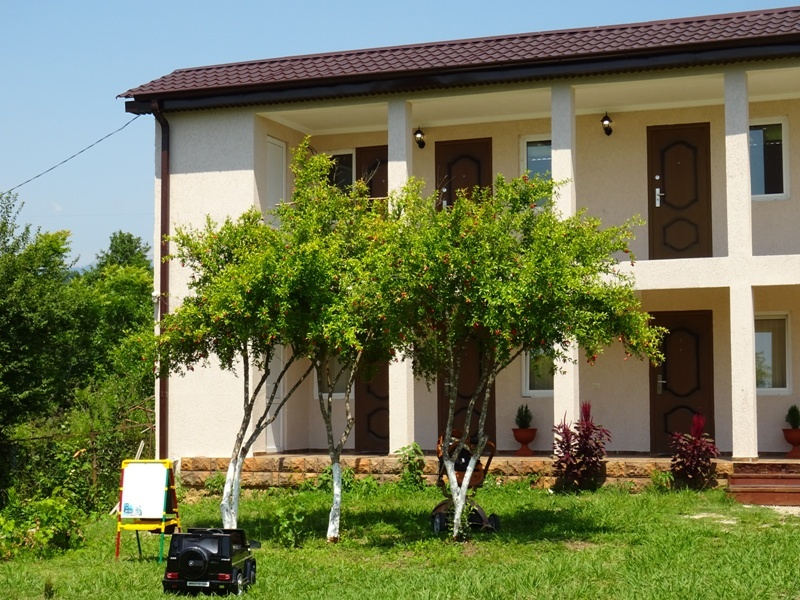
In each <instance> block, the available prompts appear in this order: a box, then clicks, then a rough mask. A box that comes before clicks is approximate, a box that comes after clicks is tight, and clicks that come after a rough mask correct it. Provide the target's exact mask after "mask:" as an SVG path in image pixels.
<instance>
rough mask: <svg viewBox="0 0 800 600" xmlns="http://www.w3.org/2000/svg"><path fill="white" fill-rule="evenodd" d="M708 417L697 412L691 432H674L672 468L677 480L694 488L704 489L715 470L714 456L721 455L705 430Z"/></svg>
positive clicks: (671, 442) (671, 445)
mask: <svg viewBox="0 0 800 600" xmlns="http://www.w3.org/2000/svg"><path fill="white" fill-rule="evenodd" d="M705 425H706V418H705V416H704V415H701V414H700V413H696V414H695V415H694V418H693V419H692V430H691V432H690V433H679V432H677V431H676V432H675V433H673V434H672V440H671V441H670V447H671V448H672V449H673V451H674V454H673V455H672V461H671V470H672V474H673V475H674V476H675V481H676V482H679V483H680V484H682V485H685V486H687V487H690V488H693V489H702V488H704V487H705V486H706V484H707V483H708V482H709V480H710V479H711V477H712V475H713V472H714V465H713V463H712V462H711V461H712V459H713V458H715V457H717V456H719V449H717V447H716V446H715V445H714V440H713V439H711V437H709V435H708V434H707V433H704V432H703V428H704V427H705Z"/></svg>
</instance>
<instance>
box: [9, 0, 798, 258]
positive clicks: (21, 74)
mask: <svg viewBox="0 0 800 600" xmlns="http://www.w3.org/2000/svg"><path fill="white" fill-rule="evenodd" d="M278 4H279V3H278V2H277V1H274V0H273V1H270V0H261V1H260V2H236V1H233V2H219V0H215V1H206V0H192V1H184V0H161V1H159V2H152V1H150V0H142V1H139V2H134V3H131V2H121V1H118V0H73V1H71V2H69V1H59V0H50V1H42V0H25V1H15V0H0V23H2V36H1V37H0V44H2V45H1V46H0V74H1V75H2V93H0V191H6V190H9V189H10V188H12V187H14V186H17V185H19V184H20V183H22V182H23V181H26V180H27V179H29V178H31V177H34V176H35V175H37V174H39V173H41V172H42V171H45V170H46V169H49V168H50V167H52V166H54V165H56V164H57V163H59V162H61V161H62V160H64V159H66V158H67V157H69V156H71V155H73V154H75V153H76V152H78V151H80V150H82V149H83V148H85V147H86V146H88V145H90V144H92V143H93V142H95V141H97V140H99V139H100V138H102V137H103V136H105V135H107V134H109V133H111V132H112V131H114V130H116V129H118V128H120V127H122V126H123V125H125V124H126V123H127V122H128V121H129V120H130V119H131V116H130V115H128V114H126V113H125V109H124V101H123V100H121V99H117V98H116V96H117V95H118V94H121V93H123V92H125V91H126V90H128V89H130V88H132V87H135V86H137V85H140V84H142V83H145V82H147V81H150V80H152V79H155V78H157V77H160V76H161V75H165V74H167V73H169V72H171V71H173V70H175V69H178V68H183V67H194V66H200V65H210V64H218V63H228V62H237V61H244V60H255V59H260V58H271V57H278V56H290V55H296V54H308V53H316V52H328V51H335V50H347V49H356V48H368V47H377V46H392V45H397V44H412V43H419V42H430V41H439V40H449V39H459V38H471V37H483V36H493V35H503V34H510V33H520V32H526V31H546V30H552V29H569V28H575V27H590V26H594V25H609V24H615V23H633V22H637V21H649V20H655V19H668V18H677V17H688V16H695V15H702V14H715V13H722V12H737V11H744V10H757V9H763V8H774V7H779V6H792V5H794V4H797V1H796V0H795V1H793V2H780V1H777V0H762V1H758V0H725V1H724V2H723V1H720V0H717V1H710V0H671V1H670V2H660V3H655V2H643V1H641V0H639V1H635V2H634V1H624V2H614V1H608V2H597V1H596V0H593V1H584V0H568V1H564V2H548V3H545V2H532V1H531V0H524V1H521V0H494V1H493V2H485V1H483V2H477V1H474V0H459V1H450V0H403V1H401V2H375V1H374V0H372V1H361V0H339V2H330V1H326V2H322V1H318V0H294V1H291V2H280V6H278ZM154 130H155V126H154V122H153V118H152V117H151V116H142V117H140V118H139V119H137V120H136V121H134V122H132V123H130V125H128V126H127V127H126V128H125V129H123V130H122V131H120V132H118V133H116V134H114V135H113V136H111V137H109V138H108V139H106V140H105V141H103V142H101V143H99V144H98V145H96V146H94V147H93V148H91V149H89V150H86V151H85V152H83V153H82V154H81V155H79V156H78V157H76V158H74V159H72V160H71V161H69V162H67V163H66V164H64V165H61V166H60V167H58V168H56V169H54V170H52V171H51V172H49V173H47V174H45V175H43V176H41V177H39V178H38V179H36V180H34V181H32V182H30V183H28V184H26V185H24V186H22V187H20V188H18V189H17V190H16V193H17V194H18V196H19V200H20V201H21V202H22V203H24V207H23V210H22V213H21V216H20V222H21V223H31V224H32V225H34V226H35V227H41V229H42V230H46V231H55V230H59V229H67V230H69V231H70V232H71V234H72V235H71V240H72V242H71V247H72V252H73V258H75V259H76V260H77V265H78V266H85V265H87V264H90V263H92V262H93V261H94V259H95V255H96V254H97V253H98V252H99V251H100V250H103V249H105V248H106V247H107V246H108V240H109V237H110V235H111V234H112V233H113V232H115V231H117V230H123V231H128V232H131V233H133V234H134V235H137V236H140V237H141V238H142V239H144V240H145V241H146V242H148V243H149V244H150V245H151V246H152V245H153V211H154V199H153V184H154V166H153V165H154V137H153V136H154Z"/></svg>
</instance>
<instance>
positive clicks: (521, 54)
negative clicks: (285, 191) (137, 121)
mask: <svg viewBox="0 0 800 600" xmlns="http://www.w3.org/2000/svg"><path fill="white" fill-rule="evenodd" d="M778 45H784V46H786V45H788V47H789V53H790V54H792V55H800V53H799V54H794V50H793V49H792V48H791V46H798V45H800V6H798V7H792V8H781V9H772V10H763V11H753V12H744V13H731V14H723V15H711V16H702V17H693V18H685V19H677V20H666V21H649V22H645V23H634V24H628V25H612V26H605V27H591V28H582V29H570V30H561V31H548V32H536V33H525V34H517V35H508V36H500V37H488V38H476V39H466V40H456V41H448V42H436V43H429V44H416V45H408V46H393V47H386V48H374V49H366V50H353V51H346V52H332V53H326V54H311V55H305V56H292V57H285V58H273V59H266V60H257V61H249V62H240V63H232V64H223V65H213V66H207V67H196V68H191V69H179V70H177V71H173V72H172V73H170V74H169V75H166V76H164V77H161V78H159V79H156V80H154V81H151V82H150V83H146V84H144V85H141V86H139V87H136V88H133V89H131V90H128V91H127V92H125V93H123V94H121V96H122V97H125V98H134V99H135V100H136V101H139V102H142V101H145V102H146V101H149V100H153V99H181V98H183V99H186V98H203V97H205V98H208V97H212V96H217V97H222V96H225V97H226V98H227V102H228V103H230V102H231V95H232V94H246V93H253V92H254V91H257V90H262V91H263V90H288V89H298V88H308V87H310V86H315V85H316V86H325V87H326V89H328V90H329V91H328V96H330V95H331V94H332V95H347V94H348V93H353V92H354V89H350V92H348V91H347V89H348V88H342V89H340V90H339V92H338V93H333V92H331V91H330V88H331V86H336V85H345V86H346V85H347V84H353V83H355V82H365V81H372V82H376V81H389V80H399V79H405V80H406V81H408V80H409V79H410V78H413V79H414V80H415V81H417V89H419V81H420V79H421V78H425V79H426V81H427V86H428V87H430V86H435V85H436V81H435V80H433V79H432V78H434V79H435V78H436V77H437V76H441V75H451V76H452V75H453V74H456V73H462V74H463V73H470V72H471V73H487V72H489V71H498V70H503V69H505V70H514V69H516V70H519V69H521V68H525V67H529V68H530V67H532V66H536V67H538V68H539V69H541V68H542V67H543V66H547V67H548V69H549V71H548V72H549V73H550V76H555V75H557V74H558V72H559V69H561V68H562V67H564V66H565V65H570V64H575V63H584V64H585V63H588V62H591V61H604V62H608V61H614V60H618V61H622V62H624V61H628V62H630V60H631V59H632V58H633V57H637V56H638V57H643V56H649V57H655V56H662V57H663V56H665V55H678V54H681V55H682V56H683V58H682V59H681V60H682V61H683V62H684V63H686V64H691V63H692V60H694V61H695V62H697V60H698V58H697V57H698V53H702V52H707V51H709V50H717V51H720V50H724V49H728V50H730V49H737V48H738V49H741V48H749V49H750V50H749V52H750V54H751V55H752V54H753V53H754V52H755V53H756V54H757V53H758V52H759V51H761V52H766V51H767V49H768V48H769V47H770V46H772V47H774V46H778ZM798 47H800V46H798ZM785 53H786V52H784V55H785ZM772 55H773V56H774V55H775V52H773V54H772ZM569 72H570V71H568V70H564V73H569ZM573 72H574V71H573ZM486 80H487V79H486V76H485V75H484V76H483V81H486ZM445 83H446V82H445V80H441V81H439V85H440V86H441V85H445ZM397 89H398V88H397V87H396V86H395V87H394V88H393V89H392V91H396V90H397ZM406 89H412V87H408V86H407V87H406ZM375 91H381V90H380V89H373V92H375ZM383 91H387V89H384V90H383Z"/></svg>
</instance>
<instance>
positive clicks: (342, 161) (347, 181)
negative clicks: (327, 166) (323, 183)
mask: <svg viewBox="0 0 800 600" xmlns="http://www.w3.org/2000/svg"><path fill="white" fill-rule="evenodd" d="M331 158H332V159H333V167H332V168H331V172H330V173H328V181H330V182H331V183H332V184H334V185H335V186H336V187H338V188H339V189H340V190H342V191H343V192H346V191H347V190H349V189H350V187H351V186H352V185H353V169H354V164H353V163H354V160H353V153H352V152H342V153H338V154H331Z"/></svg>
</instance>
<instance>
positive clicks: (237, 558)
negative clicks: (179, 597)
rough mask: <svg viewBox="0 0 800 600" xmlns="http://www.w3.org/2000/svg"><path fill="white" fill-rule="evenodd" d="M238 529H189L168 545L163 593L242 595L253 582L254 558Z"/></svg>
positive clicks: (251, 544)
mask: <svg viewBox="0 0 800 600" xmlns="http://www.w3.org/2000/svg"><path fill="white" fill-rule="evenodd" d="M260 547H261V544H260V543H259V542H255V541H253V542H248V541H247V537H246V536H245V533H244V531H243V530H241V529H189V530H188V532H186V533H175V534H173V535H172V541H171V542H170V545H169V555H168V556H167V570H166V572H165V573H164V579H163V580H162V582H163V584H164V591H165V592H190V593H197V592H204V593H209V594H210V593H217V594H219V593H233V594H241V593H242V592H244V591H245V590H246V589H247V588H248V587H250V586H251V585H253V584H255V582H256V559H255V558H253V555H252V554H251V552H250V550H251V549H257V548H260Z"/></svg>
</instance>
